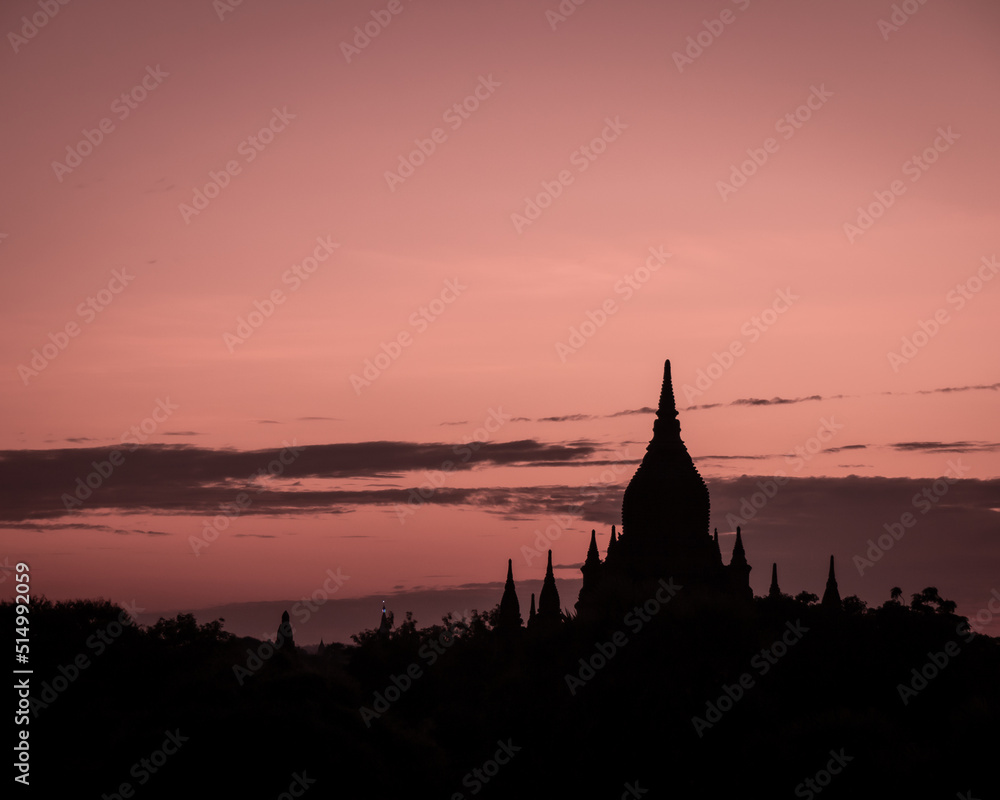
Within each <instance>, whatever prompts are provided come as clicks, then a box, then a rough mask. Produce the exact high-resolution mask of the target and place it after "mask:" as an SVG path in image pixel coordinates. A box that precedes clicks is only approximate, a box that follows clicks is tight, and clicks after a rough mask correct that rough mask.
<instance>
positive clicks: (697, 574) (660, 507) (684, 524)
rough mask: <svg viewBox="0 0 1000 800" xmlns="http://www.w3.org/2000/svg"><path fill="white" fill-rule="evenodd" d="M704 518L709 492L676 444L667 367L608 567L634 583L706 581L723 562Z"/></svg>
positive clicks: (678, 429) (676, 427)
mask: <svg viewBox="0 0 1000 800" xmlns="http://www.w3.org/2000/svg"><path fill="white" fill-rule="evenodd" d="M708 518H709V497H708V487H707V486H706V485H705V481H703V480H702V478H701V475H699V474H698V470H697V468H696V467H695V465H694V461H692V460H691V455H690V454H689V453H688V451H687V447H685V446H684V441H683V440H682V439H681V425H680V422H678V420H677V406H676V404H675V402H674V390H673V386H672V385H671V380H670V362H669V361H667V362H666V363H665V364H664V366H663V387H662V389H661V390H660V403H659V406H658V407H657V409H656V420H655V421H654V422H653V438H652V439H651V440H650V442H649V445H648V446H647V447H646V455H645V456H644V457H643V459H642V463H641V464H640V465H639V468H638V469H637V470H636V472H635V475H633V476H632V480H631V481H630V482H629V485H628V488H627V489H626V490H625V496H624V498H623V500H622V535H621V538H620V539H619V541H618V543H617V546H616V547H615V548H614V550H613V552H612V554H611V557H610V558H609V559H608V562H607V563H608V566H609V568H614V569H621V570H622V571H624V572H627V573H629V574H632V575H635V576H636V577H639V576H643V577H647V576H650V577H651V576H657V577H661V576H667V575H673V576H674V577H675V578H676V579H677V580H678V581H680V582H684V579H685V578H686V579H687V580H688V581H689V582H690V581H704V580H708V579H711V578H712V577H713V576H717V575H718V574H719V570H720V568H721V566H722V560H721V558H720V556H719V552H718V548H717V547H716V545H715V542H714V541H713V540H712V537H711V535H710V534H709V530H708Z"/></svg>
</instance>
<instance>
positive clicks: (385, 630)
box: [378, 600, 392, 637]
mask: <svg viewBox="0 0 1000 800" xmlns="http://www.w3.org/2000/svg"><path fill="white" fill-rule="evenodd" d="M391 630H392V619H391V617H390V616H389V614H388V612H387V611H386V610H385V600H383V601H382V621H381V622H379V625H378V635H379V636H381V637H386V636H388V635H389V631H391Z"/></svg>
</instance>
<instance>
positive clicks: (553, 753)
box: [3, 589, 1000, 800]
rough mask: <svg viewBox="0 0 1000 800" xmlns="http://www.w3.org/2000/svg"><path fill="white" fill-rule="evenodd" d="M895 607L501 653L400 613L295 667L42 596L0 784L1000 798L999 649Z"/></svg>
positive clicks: (463, 624)
mask: <svg viewBox="0 0 1000 800" xmlns="http://www.w3.org/2000/svg"><path fill="white" fill-rule="evenodd" d="M898 597H899V592H898V590H894V599H893V600H891V601H889V602H887V603H885V604H884V605H882V606H881V607H879V608H872V609H866V608H865V607H864V604H863V603H861V602H860V601H858V600H857V599H856V598H847V600H846V601H845V604H844V606H845V610H844V611H843V612H840V613H831V612H829V611H828V610H826V609H824V608H821V607H820V606H818V605H817V604H816V603H815V602H810V601H814V600H815V598H814V597H809V596H799V597H798V598H795V599H792V598H787V597H783V598H780V599H770V600H766V599H760V598H758V599H757V600H755V603H754V608H753V609H752V611H751V610H749V609H748V610H747V611H746V612H745V613H744V614H742V615H740V614H734V613H733V612H732V611H730V610H726V609H721V608H716V609H713V608H706V607H699V608H697V609H695V608H691V607H686V606H685V605H684V603H683V602H677V603H673V604H668V605H667V606H665V607H663V608H662V609H659V610H657V611H656V613H654V614H648V613H646V612H641V613H639V614H633V615H631V616H624V617H622V619H621V620H614V621H612V622H609V623H605V624H603V625H590V626H585V625H584V624H583V623H581V622H580V621H579V620H577V619H569V620H567V621H566V622H565V623H564V624H563V625H561V626H559V627H558V628H556V629H555V630H553V631H548V632H543V631H538V630H524V629H522V630H518V631H515V632H514V633H513V635H508V636H503V635H501V633H499V632H498V631H496V630H494V629H493V627H492V625H493V623H494V622H495V621H496V610H494V611H493V612H491V613H489V614H474V615H473V618H472V619H471V620H454V619H450V618H446V619H445V620H443V621H442V624H440V625H436V626H432V627H429V628H423V629H418V628H417V626H416V623H415V621H414V620H412V619H409V618H408V619H407V620H406V621H405V622H403V623H402V624H401V625H399V626H398V627H396V628H394V629H393V630H392V632H391V633H390V634H389V635H388V636H379V635H378V634H377V633H376V632H374V631H367V632H365V633H363V634H360V635H358V636H357V637H355V641H356V644H354V645H351V646H343V645H333V646H329V647H327V648H326V649H325V650H324V651H322V652H321V653H318V654H311V653H306V652H305V651H303V650H301V649H299V650H295V649H292V650H290V651H289V650H288V649H287V648H286V649H285V650H278V651H275V650H274V649H273V648H272V646H271V644H270V643H262V642H260V641H258V640H256V639H249V638H244V639H238V638H235V637H233V636H231V635H229V634H227V633H226V632H225V631H224V629H223V627H222V624H221V622H220V621H216V622H214V623H211V624H207V625H201V626H199V625H198V624H197V623H196V622H195V620H194V619H193V617H191V616H189V615H180V616H178V617H177V618H175V619H172V620H161V621H160V622H159V623H157V624H156V625H154V626H151V627H139V626H136V625H134V624H132V623H131V621H130V619H129V618H128V617H127V615H125V614H123V612H122V609H120V608H119V607H117V606H115V605H113V604H111V603H107V602H102V601H74V602H60V603H55V604H53V603H50V602H48V601H45V600H41V601H39V602H36V603H35V604H33V606H32V608H31V612H30V617H31V638H32V641H31V666H32V667H33V668H34V670H35V672H34V675H33V676H32V678H31V681H32V683H31V685H32V693H31V702H32V710H31V714H30V722H29V724H28V726H27V727H28V729H29V730H30V741H31V744H32V748H31V790H30V792H29V791H23V787H21V786H19V785H18V784H14V786H15V790H16V794H17V795H18V796H38V797H43V796H44V797H73V798H85V797H92V798H101V797H102V796H104V797H107V798H109V799H110V798H115V797H124V798H129V797H135V798H140V800H143V799H145V798H158V797H165V798H166V797H169V798H198V797H220V798H242V797H247V798H282V800H283V799H284V798H286V797H300V796H304V797H306V798H314V799H315V800H319V798H325V797H337V798H355V797H357V798H362V797H364V798H369V797H371V798H390V797H399V798H402V797H407V798H411V797H417V798H423V797H428V798H430V797H437V798H469V797H528V798H531V797H586V798H601V797H603V798H609V799H610V798H619V797H623V796H624V797H638V796H646V797H649V798H655V797H676V798H688V797H692V798H701V797H705V798H709V797H711V798H715V797H719V798H723V797H726V798H729V797H736V798H738V797H750V796H754V797H773V798H780V797H789V798H791V797H821V798H823V800H827V798H834V797H914V798H917V797H920V798H956V797H958V796H962V797H976V798H990V797H998V796H1000V794H998V784H1000V778H998V773H997V766H996V764H997V747H998V742H1000V686H998V678H1000V640H997V639H993V638H989V637H985V636H980V635H977V634H974V633H973V632H972V631H971V630H969V628H968V625H967V623H966V620H965V619H964V618H962V617H958V616H956V615H955V614H954V605H953V604H951V603H949V602H948V601H946V600H942V599H941V598H940V597H938V595H937V592H936V591H935V590H933V589H928V590H925V591H924V592H921V593H919V594H917V595H914V596H913V602H912V603H911V604H910V606H905V605H903V604H902V603H900V602H899V599H898ZM3 610H4V619H5V620H8V624H9V625H11V627H13V616H14V609H13V607H12V606H11V604H10V603H5V604H4V605H3ZM122 621H124V624H122ZM81 656H82V658H81ZM74 670H75V672H74ZM15 703H16V700H15ZM8 796H14V795H8Z"/></svg>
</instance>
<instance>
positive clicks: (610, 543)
mask: <svg viewBox="0 0 1000 800" xmlns="http://www.w3.org/2000/svg"><path fill="white" fill-rule="evenodd" d="M616 544H618V537H617V536H616V535H615V526H614V525H612V526H611V538H610V539H608V549H607V550H606V551H605V552H604V557H605V558H607V557H608V556H609V555H611V551H612V550H614V549H615V545H616Z"/></svg>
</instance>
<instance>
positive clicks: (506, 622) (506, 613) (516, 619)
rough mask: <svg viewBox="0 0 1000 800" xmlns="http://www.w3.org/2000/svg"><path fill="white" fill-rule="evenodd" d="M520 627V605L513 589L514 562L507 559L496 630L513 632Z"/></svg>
mask: <svg viewBox="0 0 1000 800" xmlns="http://www.w3.org/2000/svg"><path fill="white" fill-rule="evenodd" d="M520 627H521V605H520V603H518V600H517V592H516V591H515V589H514V562H513V561H512V560H511V559H509V558H508V559H507V582H506V583H505V584H504V587H503V597H501V598H500V614H499V616H498V617H497V628H500V629H502V630H508V631H509V630H514V629H515V628H520Z"/></svg>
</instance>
